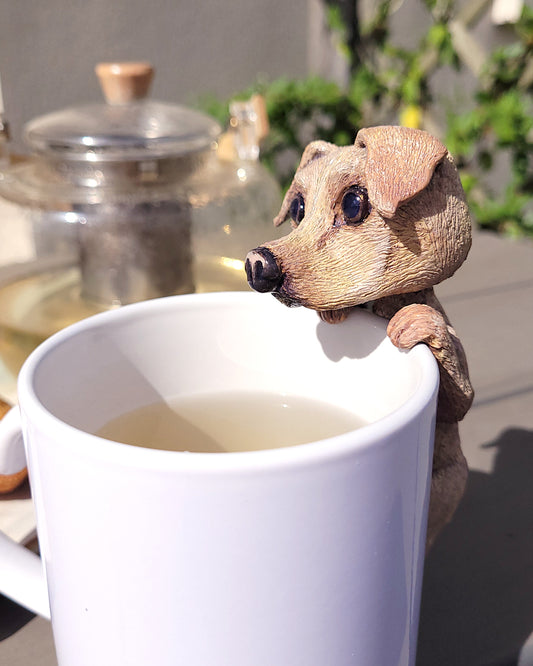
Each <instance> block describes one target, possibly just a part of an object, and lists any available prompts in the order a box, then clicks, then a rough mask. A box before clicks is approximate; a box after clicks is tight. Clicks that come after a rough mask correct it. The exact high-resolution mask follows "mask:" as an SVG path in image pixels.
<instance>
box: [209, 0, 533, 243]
mask: <svg viewBox="0 0 533 666" xmlns="http://www.w3.org/2000/svg"><path fill="white" fill-rule="evenodd" d="M419 1H420V4H421V9H425V10H426V11H427V12H428V13H429V15H430V20H429V22H428V23H429V25H428V28H427V30H426V32H425V34H423V35H422V37H421V39H420V41H419V43H418V45H417V47H416V48H415V49H412V50H409V49H405V48H399V47H398V46H396V45H395V44H394V43H393V40H392V39H391V34H390V26H389V24H390V17H391V1H390V0H387V1H385V2H381V3H379V4H378V5H377V6H376V8H375V12H374V16H373V18H372V20H370V21H369V22H368V23H367V24H366V25H360V24H359V22H358V21H357V20H356V19H354V17H353V16H352V19H351V21H350V20H349V19H348V20H347V18H346V11H345V9H346V7H347V6H349V4H350V3H346V2H344V3H342V2H341V1H340V0H328V4H327V5H326V8H327V17H328V21H329V27H330V30H331V31H332V33H334V35H335V37H336V43H337V44H338V45H339V49H340V51H341V53H343V54H344V56H345V57H346V59H347V62H348V65H349V71H350V76H349V81H348V84H347V85H346V86H345V87H340V86H339V85H337V84H336V83H334V82H332V81H329V80H326V79H324V78H321V77H318V76H311V77H309V78H305V79H301V80H290V79H285V78H280V79H277V80H275V81H270V82H268V81H258V82H257V83H255V84H254V85H253V86H251V87H250V88H249V89H247V90H243V91H241V92H240V93H238V94H237V95H235V96H234V97H233V99H247V98H248V97H250V96H251V95H252V94H253V93H256V92H259V93H261V94H262V95H263V96H264V97H265V101H266V106H267V112H268V116H269V120H270V125H271V131H270V134H269V136H268V137H267V139H266V140H265V143H264V145H263V146H262V160H263V161H264V162H265V163H266V164H267V166H269V168H271V169H272V170H273V172H274V173H275V174H276V176H277V177H278V179H279V180H280V182H281V183H282V185H283V186H285V187H286V186H288V184H289V183H290V181H291V179H292V175H293V173H294V170H295V168H296V166H297V164H298V160H299V157H300V155H301V153H302V152H303V149H304V148H305V146H306V145H307V143H308V142H309V141H311V140H313V139H324V140H326V141H331V142H332V143H336V144H338V145H345V144H349V143H352V142H353V140H354V138H355V135H356V133H357V130H358V129H359V128H360V127H365V126H370V125H378V124H398V123H400V124H405V125H410V126H422V127H424V124H425V123H424V117H425V116H426V114H430V113H431V109H432V105H433V104H434V103H435V102H436V100H435V92H434V90H433V89H432V77H433V75H434V74H435V72H436V71H438V70H439V69H440V68H443V67H451V68H453V69H455V70H458V69H460V68H461V67H462V66H463V65H462V62H461V59H460V57H459V55H458V53H457V51H456V49H455V46H454V40H453V37H452V30H451V26H452V24H453V20H454V19H455V16H456V8H455V2H454V1H453V0H419ZM343 8H344V11H343ZM505 30H507V31H511V32H512V33H513V41H512V43H511V44H510V45H509V46H506V47H503V48H497V49H495V50H494V51H493V52H492V53H490V54H489V55H488V58H487V61H486V63H485V65H484V68H483V71H482V73H481V75H480V76H479V78H478V79H477V82H478V83H477V87H476V89H474V90H472V91H471V92H470V95H471V99H470V100H468V101H467V103H466V105H464V106H466V107H467V109H468V110H465V111H463V112H457V110H453V111H452V109H451V107H452V105H453V103H454V102H453V100H449V107H450V109H449V110H448V113H447V118H446V127H445V128H443V129H442V132H441V138H442V139H443V140H444V141H445V143H446V145H447V146H448V148H449V150H450V152H451V153H452V154H453V155H454V157H455V159H456V162H457V164H458V167H459V169H460V171H461V177H462V181H463V185H464V188H465V191H466V193H467V197H468V200H469V205H470V208H471V211H472V214H473V217H474V219H475V220H476V221H477V223H478V224H479V225H481V226H483V227H487V228H491V229H494V230H496V231H499V232H504V233H507V234H510V235H524V234H527V235H532V236H533V200H532V194H533V161H532V160H533V157H532V149H533V98H532V91H533V58H532V54H533V11H532V10H531V9H530V8H528V7H527V6H526V7H524V9H523V12H522V16H521V18H520V20H519V22H518V23H517V24H516V25H514V26H506V28H505ZM229 101H230V100H225V101H222V100H219V99H216V98H214V97H210V98H205V99H204V100H202V103H201V105H202V107H203V109H204V110H206V111H207V112H208V113H210V114H211V115H213V116H215V117H216V118H217V119H218V120H219V121H220V122H221V123H223V124H224V123H226V122H227V120H228V117H229ZM438 103H439V104H442V103H443V102H442V100H441V99H440V98H439V100H438ZM468 107H469V108H468ZM502 174H503V176H502ZM491 179H492V181H493V182H492V185H490V184H489V183H491ZM495 180H496V181H497V182H496V183H494V181H495ZM502 180H503V182H502Z"/></svg>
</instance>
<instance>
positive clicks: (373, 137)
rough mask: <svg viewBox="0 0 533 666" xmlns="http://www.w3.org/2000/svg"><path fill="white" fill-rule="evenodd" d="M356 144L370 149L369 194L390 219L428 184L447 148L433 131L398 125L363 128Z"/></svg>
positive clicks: (374, 205) (379, 211) (368, 163)
mask: <svg viewBox="0 0 533 666" xmlns="http://www.w3.org/2000/svg"><path fill="white" fill-rule="evenodd" d="M355 145H356V146H358V147H360V148H365V149H366V151H367V161H366V169H365V179H366V186H367V190H368V198H369V200H370V203H371V204H372V206H373V208H375V209H376V210H377V211H378V213H379V214H380V215H381V216H382V217H383V218H385V219H391V218H392V217H393V216H394V214H395V213H396V209H397V208H398V206H399V205H400V204H401V203H404V202H406V201H409V199H412V198H413V197H414V196H415V195H416V194H418V193H419V192H421V191H422V190H423V189H424V188H425V187H427V185H428V184H429V181H430V180H431V178H432V176H433V172H434V171H435V167H436V166H437V164H438V163H439V162H440V161H441V160H442V159H443V158H444V156H445V155H446V154H447V152H448V151H447V150H446V147H445V146H444V145H443V144H442V143H441V142H440V141H439V140H438V139H436V138H435V137H434V136H431V134H428V133H427V132H424V131H422V130H417V129H411V128H408V127H399V126H387V127H369V128H366V129H362V130H360V131H359V132H358V133H357V136H356V138H355Z"/></svg>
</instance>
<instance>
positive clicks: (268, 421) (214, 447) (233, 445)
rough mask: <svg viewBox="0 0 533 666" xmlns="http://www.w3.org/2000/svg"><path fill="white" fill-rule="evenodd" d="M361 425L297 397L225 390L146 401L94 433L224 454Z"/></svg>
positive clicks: (299, 440) (128, 441)
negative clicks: (146, 402)
mask: <svg viewBox="0 0 533 666" xmlns="http://www.w3.org/2000/svg"><path fill="white" fill-rule="evenodd" d="M363 425H365V422H364V421H363V420H362V419H361V418H360V417H359V416H357V415H356V414H353V413H352V412H350V411H348V410H346V409H343V408H339V407H337V406H336V405H332V404H329V403H326V402H321V401H318V400H313V399H310V398H306V397H302V396H285V395H279V394H274V393H259V392H257V393H255V392H243V393H234V392H229V393H217V394H209V395H200V396H187V397H180V398H177V399H174V400H171V401H169V402H168V403H167V402H158V403H154V404H151V405H147V406H145V407H141V408H139V409H135V410H133V411H131V412H127V413H125V414H122V415H120V416H118V417H117V418H115V419H113V420H111V421H109V422H108V423H107V424H106V425H104V426H103V427H102V428H100V430H98V431H97V433H96V434H97V435H99V436H100V437H105V438H106V439H111V440H114V441H117V442H122V443H125V444H131V445H133V446H141V447H146V448H152V449H164V450H168V451H191V452H202V453H224V452H235V451H257V450H261V449H276V448H282V447H286V446H295V445H297V444H305V443H306V442H313V441H316V440H319V439H325V438H327V437H333V436H335V435H340V434H343V433H346V432H349V431H351V430H355V429H356V428H360V427H361V426H363Z"/></svg>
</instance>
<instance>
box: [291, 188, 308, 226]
mask: <svg viewBox="0 0 533 666" xmlns="http://www.w3.org/2000/svg"><path fill="white" fill-rule="evenodd" d="M289 215H290V217H291V219H292V220H294V222H296V224H299V223H300V222H301V221H302V220H303V219H304V215H305V204H304V198H303V196H302V195H301V194H297V195H296V196H295V197H294V199H293V200H292V201H291V205H290V207H289Z"/></svg>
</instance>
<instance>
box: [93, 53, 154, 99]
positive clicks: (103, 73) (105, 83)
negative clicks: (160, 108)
mask: <svg viewBox="0 0 533 666" xmlns="http://www.w3.org/2000/svg"><path fill="white" fill-rule="evenodd" d="M95 72H96V75H97V76H98V79H99V81H100V86H101V88H102V92H103V93H104V97H105V98H106V101H107V103H108V104H128V102H133V101H135V100H138V99H144V98H145V97H146V96H147V95H148V90H149V89H150V84H151V83H152V79H153V77H154V68H153V67H152V65H150V63H147V62H101V63H99V64H98V65H96V67H95Z"/></svg>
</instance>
